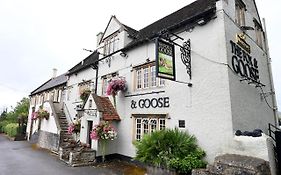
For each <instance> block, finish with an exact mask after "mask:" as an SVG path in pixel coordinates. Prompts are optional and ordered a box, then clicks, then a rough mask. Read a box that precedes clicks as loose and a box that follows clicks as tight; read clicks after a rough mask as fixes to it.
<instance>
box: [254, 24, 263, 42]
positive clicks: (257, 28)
mask: <svg viewBox="0 0 281 175" xmlns="http://www.w3.org/2000/svg"><path fill="white" fill-rule="evenodd" d="M254 23H255V33H256V42H257V45H258V46H260V47H262V27H261V25H260V24H259V23H258V22H257V21H256V20H254Z"/></svg>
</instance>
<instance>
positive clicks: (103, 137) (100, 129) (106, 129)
mask: <svg viewBox="0 0 281 175" xmlns="http://www.w3.org/2000/svg"><path fill="white" fill-rule="evenodd" d="M90 137H91V139H92V140H99V141H100V145H101V152H102V161H103V162H104V161H105V146H106V143H107V141H108V140H115V139H116V138H117V131H116V129H115V128H114V127H113V126H112V125H111V124H110V123H109V122H108V121H101V122H100V123H99V124H98V125H95V127H94V128H93V130H92V131H91V133H90Z"/></svg>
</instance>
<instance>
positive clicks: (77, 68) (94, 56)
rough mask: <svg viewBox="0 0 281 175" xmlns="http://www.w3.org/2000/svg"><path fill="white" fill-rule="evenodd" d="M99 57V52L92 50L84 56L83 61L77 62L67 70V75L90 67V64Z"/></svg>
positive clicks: (95, 61) (93, 63)
mask: <svg viewBox="0 0 281 175" xmlns="http://www.w3.org/2000/svg"><path fill="white" fill-rule="evenodd" d="M98 59H99V54H98V52H97V51H94V52H93V53H92V54H91V55H89V56H88V57H87V58H85V59H84V60H83V61H81V62H79V63H78V64H77V65H75V66H74V67H73V68H71V69H70V70H69V71H68V75H71V74H74V73H77V72H79V71H81V70H83V69H86V68H88V67H90V66H91V65H95V64H96V63H97V60H98Z"/></svg>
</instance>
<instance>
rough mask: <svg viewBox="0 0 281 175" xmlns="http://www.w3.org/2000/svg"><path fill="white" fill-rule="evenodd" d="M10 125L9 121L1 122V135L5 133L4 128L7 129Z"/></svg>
mask: <svg viewBox="0 0 281 175" xmlns="http://www.w3.org/2000/svg"><path fill="white" fill-rule="evenodd" d="M9 123H11V122H10V121H7V120H3V121H0V133H3V132H5V131H4V128H5V126H6V125H8V124H9Z"/></svg>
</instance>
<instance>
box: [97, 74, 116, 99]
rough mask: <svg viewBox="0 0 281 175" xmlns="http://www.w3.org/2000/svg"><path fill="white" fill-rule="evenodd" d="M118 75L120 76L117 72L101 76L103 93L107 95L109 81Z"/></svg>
mask: <svg viewBox="0 0 281 175" xmlns="http://www.w3.org/2000/svg"><path fill="white" fill-rule="evenodd" d="M116 76H118V73H116V72H115V73H112V74H108V75H105V76H102V77H101V79H102V95H106V89H107V86H108V83H109V81H110V80H111V79H112V78H114V77H116Z"/></svg>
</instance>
